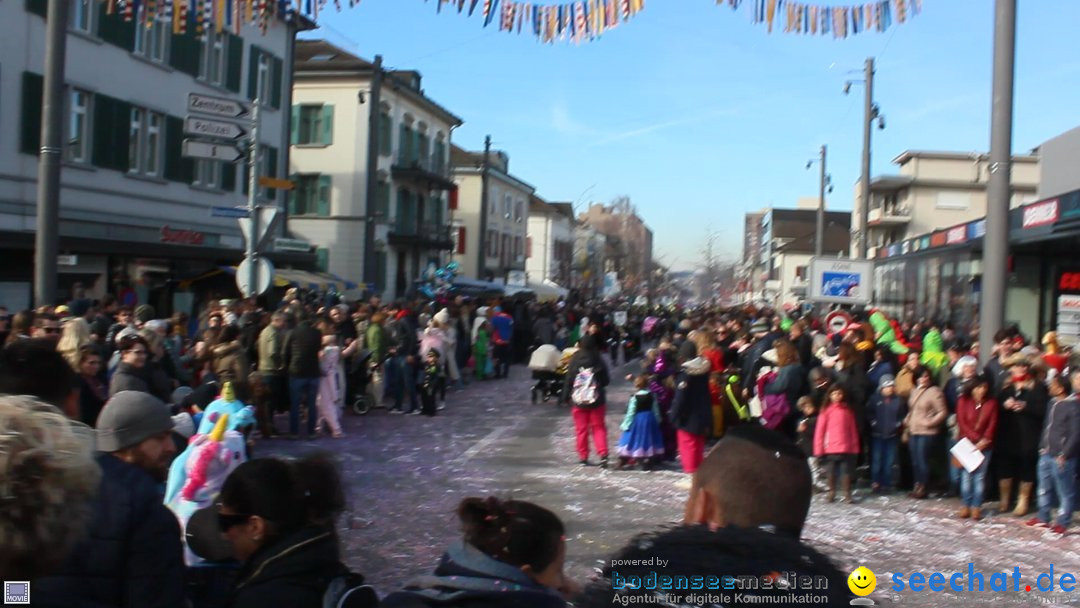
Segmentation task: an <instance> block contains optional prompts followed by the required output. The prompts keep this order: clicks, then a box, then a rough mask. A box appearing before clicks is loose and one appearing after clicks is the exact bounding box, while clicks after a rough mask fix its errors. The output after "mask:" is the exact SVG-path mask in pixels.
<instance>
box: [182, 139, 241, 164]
mask: <svg viewBox="0 0 1080 608" xmlns="http://www.w3.org/2000/svg"><path fill="white" fill-rule="evenodd" d="M183 152H184V156H189V157H191V158H205V159H208V160H221V161H225V162H227V163H234V162H236V161H238V160H240V159H241V158H244V153H243V152H241V151H240V149H239V148H237V147H236V146H234V145H233V144H212V143H208V142H205V141H195V140H192V139H185V140H184V151H183Z"/></svg>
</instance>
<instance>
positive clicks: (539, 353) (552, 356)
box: [529, 344, 563, 403]
mask: <svg viewBox="0 0 1080 608" xmlns="http://www.w3.org/2000/svg"><path fill="white" fill-rule="evenodd" d="M561 359H562V353H560V352H559V349H557V348H555V346H554V345H552V344H543V345H541V346H539V347H537V349H536V350H534V351H533V354H532V356H531V357H530V358H529V369H530V370H532V377H533V380H536V384H534V385H533V387H532V402H533V403H536V402H537V401H539V400H541V399H542V400H543V401H544V403H547V402H548V401H550V400H551V398H552V397H554V398H555V399H556V400H557V401H556V402H557V403H561V402H562V389H563V372H560V370H559V363H560V360H561Z"/></svg>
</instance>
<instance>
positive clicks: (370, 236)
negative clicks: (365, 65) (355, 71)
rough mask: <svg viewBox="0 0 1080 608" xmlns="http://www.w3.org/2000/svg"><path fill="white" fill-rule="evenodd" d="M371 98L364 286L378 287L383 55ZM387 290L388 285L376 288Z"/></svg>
mask: <svg viewBox="0 0 1080 608" xmlns="http://www.w3.org/2000/svg"><path fill="white" fill-rule="evenodd" d="M371 69H372V74H371V94H370V95H369V96H368V103H369V104H370V105H369V107H368V149H367V155H368V158H367V188H366V192H367V194H366V196H365V198H366V199H367V202H366V204H365V209H364V282H365V283H367V284H368V285H374V284H375V277H376V276H377V275H378V274H379V270H378V268H377V267H376V264H375V214H374V213H373V210H374V208H375V204H376V201H375V196H376V194H377V192H378V181H379V178H378V175H377V174H378V172H379V146H380V144H381V142H380V139H381V137H382V131H381V130H380V126H381V125H380V122H381V110H380V106H381V105H382V79H383V71H382V55H375V63H374V64H372V68H371ZM378 287H386V286H385V285H380V286H376V288H378Z"/></svg>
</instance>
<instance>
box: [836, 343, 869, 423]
mask: <svg viewBox="0 0 1080 608" xmlns="http://www.w3.org/2000/svg"><path fill="white" fill-rule="evenodd" d="M833 373H834V374H835V375H836V381H837V382H838V383H840V385H841V386H843V387H844V394H845V395H847V398H848V405H849V406H850V407H851V409H852V411H854V412H855V420H866V402H867V395H868V391H867V388H868V387H867V382H866V363H865V362H864V361H863V357H862V354H860V353H859V351H857V350H856V349H855V347H854V346H853V345H851V344H848V343H846V342H845V343H843V344H841V345H840V346H839V348H838V350H837V357H836V365H835V367H834V368H833Z"/></svg>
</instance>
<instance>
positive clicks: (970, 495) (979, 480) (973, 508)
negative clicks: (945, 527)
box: [956, 377, 998, 521]
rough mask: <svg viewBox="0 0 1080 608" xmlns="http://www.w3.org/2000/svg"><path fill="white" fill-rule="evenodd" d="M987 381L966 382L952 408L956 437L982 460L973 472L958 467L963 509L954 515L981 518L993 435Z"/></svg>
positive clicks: (994, 416)
mask: <svg viewBox="0 0 1080 608" xmlns="http://www.w3.org/2000/svg"><path fill="white" fill-rule="evenodd" d="M990 384H991V382H990V379H989V378H986V377H977V378H975V379H973V380H972V381H970V382H969V383H967V384H966V385H965V387H964V391H963V393H962V394H961V396H960V400H959V401H958V402H957V405H956V424H957V427H958V430H959V435H960V437H962V438H964V439H967V440H968V441H970V442H971V443H973V444H975V449H977V450H979V451H980V452H982V455H983V461H982V464H980V465H979V466H978V467H977V468H976V469H975V470H974V471H969V470H967V469H965V468H963V467H961V471H960V497H961V499H962V500H963V501H964V506H963V507H961V508H960V512H959V513H957V516H958V517H960V518H961V519H966V518H968V517H970V518H971V519H972V520H974V521H978V520H980V519H982V503H983V496H984V495H985V491H986V471H987V470H988V469H989V468H990V456H991V454H992V452H993V448H994V437H995V436H996V435H997V421H998V404H997V401H996V400H995V399H994V397H993V394H992V393H991V392H990Z"/></svg>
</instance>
